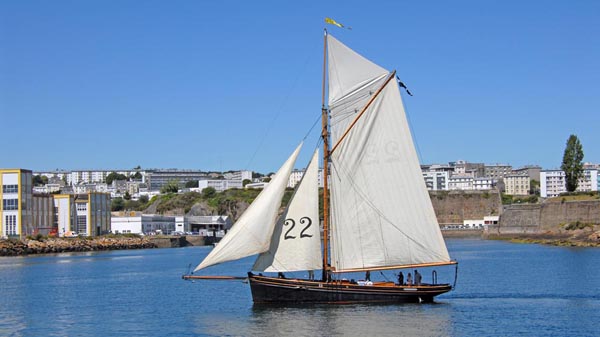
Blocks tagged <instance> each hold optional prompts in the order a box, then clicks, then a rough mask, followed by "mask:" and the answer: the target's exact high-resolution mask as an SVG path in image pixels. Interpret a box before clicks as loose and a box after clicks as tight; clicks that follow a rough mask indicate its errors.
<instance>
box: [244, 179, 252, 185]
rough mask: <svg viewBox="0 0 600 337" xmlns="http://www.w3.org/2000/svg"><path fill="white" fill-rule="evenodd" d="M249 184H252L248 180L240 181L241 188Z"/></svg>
mask: <svg viewBox="0 0 600 337" xmlns="http://www.w3.org/2000/svg"><path fill="white" fill-rule="evenodd" d="M251 182H252V180H250V179H244V180H243V181H242V186H244V187H246V185H248V184H250V183H251Z"/></svg>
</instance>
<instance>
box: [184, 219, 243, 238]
mask: <svg viewBox="0 0 600 337" xmlns="http://www.w3.org/2000/svg"><path fill="white" fill-rule="evenodd" d="M187 218H188V222H189V226H190V230H191V231H192V232H198V233H199V234H200V235H204V236H213V233H215V234H216V235H217V236H223V235H224V234H225V231H227V230H228V229H230V228H231V226H232V225H233V223H232V222H231V219H230V218H229V217H228V216H225V215H212V216H211V215H209V216H189V217H187Z"/></svg>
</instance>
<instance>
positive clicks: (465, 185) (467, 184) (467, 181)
mask: <svg viewBox="0 0 600 337" xmlns="http://www.w3.org/2000/svg"><path fill="white" fill-rule="evenodd" d="M473 179H474V178H473V177H471V176H452V177H450V179H449V180H448V189H449V190H472V189H473Z"/></svg>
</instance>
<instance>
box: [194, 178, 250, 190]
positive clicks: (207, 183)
mask: <svg viewBox="0 0 600 337" xmlns="http://www.w3.org/2000/svg"><path fill="white" fill-rule="evenodd" d="M207 187H212V188H214V189H215V190H216V191H217V192H223V191H225V190H228V189H231V188H243V183H242V181H241V180H226V179H214V180H213V179H211V180H199V181H198V188H197V189H196V188H192V189H191V190H195V191H198V192H201V191H202V190H203V189H205V188H207Z"/></svg>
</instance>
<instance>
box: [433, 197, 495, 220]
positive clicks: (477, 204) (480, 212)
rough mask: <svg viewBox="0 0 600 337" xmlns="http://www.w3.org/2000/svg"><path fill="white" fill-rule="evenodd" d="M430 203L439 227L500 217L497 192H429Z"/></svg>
mask: <svg viewBox="0 0 600 337" xmlns="http://www.w3.org/2000/svg"><path fill="white" fill-rule="evenodd" d="M429 196H430V197H431V203H432V205H433V209H434V210H435V215H436V217H437V219H438V222H439V223H440V225H446V224H460V225H462V224H463V220H474V219H483V217H484V216H490V215H500V214H501V213H502V199H501V198H500V193H499V192H498V190H487V191H430V192H429Z"/></svg>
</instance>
